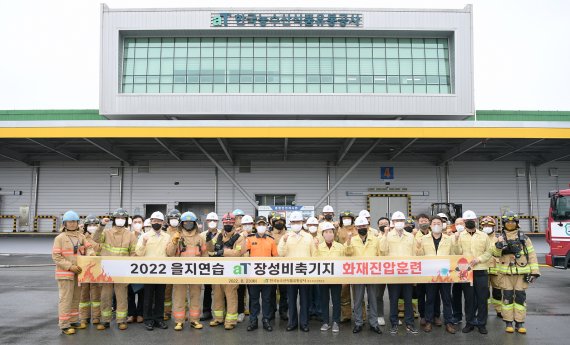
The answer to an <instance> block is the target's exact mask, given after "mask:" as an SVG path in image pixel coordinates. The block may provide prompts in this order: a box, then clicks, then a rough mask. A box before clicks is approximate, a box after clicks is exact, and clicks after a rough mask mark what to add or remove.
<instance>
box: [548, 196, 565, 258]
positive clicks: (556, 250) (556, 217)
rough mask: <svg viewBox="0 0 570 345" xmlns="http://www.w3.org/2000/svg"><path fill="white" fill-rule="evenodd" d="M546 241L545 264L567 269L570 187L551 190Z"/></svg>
mask: <svg viewBox="0 0 570 345" xmlns="http://www.w3.org/2000/svg"><path fill="white" fill-rule="evenodd" d="M548 197H549V198H550V211H549V213H548V226H547V227H546V241H547V242H548V244H549V245H550V252H549V253H548V254H547V255H546V264H548V265H550V266H553V267H556V268H561V269H567V268H568V264H569V261H570V189H564V190H558V191H552V192H550V193H548Z"/></svg>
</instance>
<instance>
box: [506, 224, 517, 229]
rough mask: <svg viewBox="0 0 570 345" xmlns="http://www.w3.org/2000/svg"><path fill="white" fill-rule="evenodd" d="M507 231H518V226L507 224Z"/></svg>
mask: <svg viewBox="0 0 570 345" xmlns="http://www.w3.org/2000/svg"><path fill="white" fill-rule="evenodd" d="M505 229H507V230H509V231H513V230H516V229H517V224H512V223H507V224H505Z"/></svg>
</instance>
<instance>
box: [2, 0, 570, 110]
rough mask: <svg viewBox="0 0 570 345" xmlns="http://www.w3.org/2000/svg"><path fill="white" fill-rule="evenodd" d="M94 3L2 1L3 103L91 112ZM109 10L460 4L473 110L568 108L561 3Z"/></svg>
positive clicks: (412, 0)
mask: <svg viewBox="0 0 570 345" xmlns="http://www.w3.org/2000/svg"><path fill="white" fill-rule="evenodd" d="M100 2H101V1H100V0H95V1H93V0H71V1H70V0H60V1H45V0H44V1H42V0H37V1H31V0H14V1H4V0H2V1H1V2H0V33H1V37H2V38H1V42H2V49H1V50H0V51H1V54H0V78H1V79H0V80H1V81H2V82H1V83H0V95H1V96H0V109H96V108H98V104H99V34H100V26H99V21H100V13H99V11H100V5H99V4H100ZM106 3H107V4H108V5H109V7H111V8H137V7H279V6H284V5H285V6H287V7H299V8H303V7H316V8H330V7H345V6H347V4H350V6H353V7H354V8H360V7H365V8H394V7H397V8H403V7H406V8H463V7H464V5H465V4H468V3H472V4H473V7H474V9H473V13H474V14H473V17H474V50H475V108H476V109H478V110H483V109H485V110H487V109H508V110H570V25H568V22H569V15H570V1H567V0H542V1H538V0H535V1H529V0H471V1H465V2H462V1H459V0H422V1H419V0H399V1H387V0H368V1H367V0H351V1H346V0H344V1H334V0H287V1H283V0H263V1H260V0H258V1H253V0H250V1H246V0H231V1H230V0H225V1H224V0H207V1H203V0H194V1H172V0H171V1H169V0H161V1H159V0H138V1H124V0H123V1H118V0H108V1H106Z"/></svg>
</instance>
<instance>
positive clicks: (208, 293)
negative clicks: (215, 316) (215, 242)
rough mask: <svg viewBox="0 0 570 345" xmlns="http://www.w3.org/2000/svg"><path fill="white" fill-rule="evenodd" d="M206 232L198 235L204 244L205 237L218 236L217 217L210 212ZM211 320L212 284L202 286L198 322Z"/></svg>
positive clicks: (207, 217)
mask: <svg viewBox="0 0 570 345" xmlns="http://www.w3.org/2000/svg"><path fill="white" fill-rule="evenodd" d="M205 225H206V230H205V231H202V232H201V233H200V237H202V239H203V240H204V243H206V236H208V233H212V235H211V236H212V237H214V236H216V235H218V234H219V233H220V230H219V229H218V215H217V214H216V213H215V212H210V213H208V215H206V224H205ZM211 319H212V284H204V299H203V300H202V316H200V321H208V320H211Z"/></svg>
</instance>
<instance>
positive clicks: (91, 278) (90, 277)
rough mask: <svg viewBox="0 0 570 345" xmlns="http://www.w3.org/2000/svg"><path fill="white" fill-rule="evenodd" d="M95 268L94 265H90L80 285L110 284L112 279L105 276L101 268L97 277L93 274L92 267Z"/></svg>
mask: <svg viewBox="0 0 570 345" xmlns="http://www.w3.org/2000/svg"><path fill="white" fill-rule="evenodd" d="M95 266H97V264H96V263H90V264H89V265H88V266H87V269H86V270H85V273H84V274H83V279H81V282H82V283H112V282H113V278H111V277H110V276H108V275H107V274H105V271H104V270H103V268H102V267H101V273H100V274H99V275H97V276H95V275H94V274H93V267H95Z"/></svg>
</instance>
